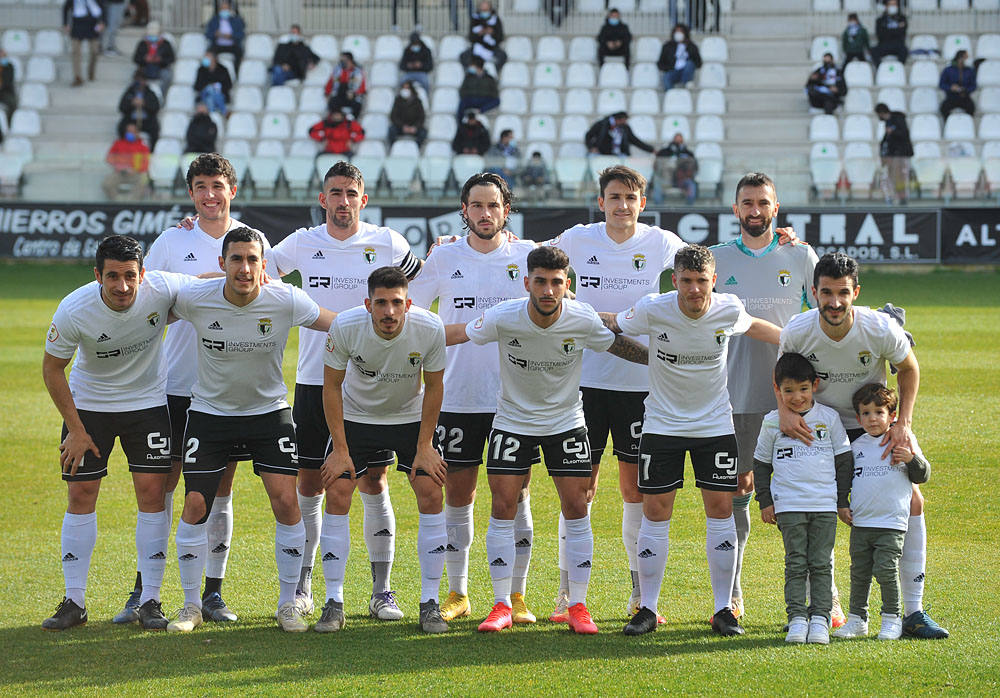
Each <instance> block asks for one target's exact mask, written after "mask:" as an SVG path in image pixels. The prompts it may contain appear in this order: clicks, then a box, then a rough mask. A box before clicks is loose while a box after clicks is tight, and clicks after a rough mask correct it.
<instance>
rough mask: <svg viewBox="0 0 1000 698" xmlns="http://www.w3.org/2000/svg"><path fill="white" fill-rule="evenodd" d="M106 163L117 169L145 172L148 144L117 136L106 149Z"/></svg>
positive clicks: (147, 164) (147, 161) (147, 165)
mask: <svg viewBox="0 0 1000 698" xmlns="http://www.w3.org/2000/svg"><path fill="white" fill-rule="evenodd" d="M107 161H108V164H110V165H111V166H112V167H113V168H115V169H116V170H119V171H124V172H145V171H147V170H148V169H149V146H147V145H146V144H145V143H143V142H142V140H136V141H127V140H125V139H124V138H119V139H118V140H116V141H115V142H114V143H112V144H111V150H109V151H108V157H107Z"/></svg>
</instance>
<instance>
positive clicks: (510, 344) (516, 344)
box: [507, 337, 521, 347]
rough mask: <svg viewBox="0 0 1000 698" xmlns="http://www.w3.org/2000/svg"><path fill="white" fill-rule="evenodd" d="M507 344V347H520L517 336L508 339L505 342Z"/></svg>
mask: <svg viewBox="0 0 1000 698" xmlns="http://www.w3.org/2000/svg"><path fill="white" fill-rule="evenodd" d="M507 346H508V347H520V346H521V343H520V342H519V341H517V337H514V339H512V340H510V341H509V342H507Z"/></svg>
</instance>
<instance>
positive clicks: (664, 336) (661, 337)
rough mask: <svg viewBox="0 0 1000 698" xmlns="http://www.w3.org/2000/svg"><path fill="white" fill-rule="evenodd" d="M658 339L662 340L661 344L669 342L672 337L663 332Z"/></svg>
mask: <svg viewBox="0 0 1000 698" xmlns="http://www.w3.org/2000/svg"><path fill="white" fill-rule="evenodd" d="M657 339H658V340H660V341H661V342H669V341H670V337H668V336H667V333H666V332H661V333H660V336H659V337H657Z"/></svg>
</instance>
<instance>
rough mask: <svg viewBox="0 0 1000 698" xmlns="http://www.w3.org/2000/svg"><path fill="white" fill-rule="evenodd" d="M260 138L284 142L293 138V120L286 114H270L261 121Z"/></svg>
mask: <svg viewBox="0 0 1000 698" xmlns="http://www.w3.org/2000/svg"><path fill="white" fill-rule="evenodd" d="M260 137H261V138H276V139H279V140H283V139H285V138H291V137H292V120H291V119H290V118H289V117H288V114H286V113H284V112H268V113H267V114H264V116H263V117H261V120H260Z"/></svg>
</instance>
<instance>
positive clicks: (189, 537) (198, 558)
mask: <svg viewBox="0 0 1000 698" xmlns="http://www.w3.org/2000/svg"><path fill="white" fill-rule="evenodd" d="M174 545H175V546H176V547H177V570H178V572H180V577H181V588H182V589H183V590H184V603H185V605H186V604H189V603H193V604H194V605H196V606H197V607H198V608H201V593H200V590H201V575H202V574H203V573H204V571H205V557H206V556H207V555H208V537H207V535H206V534H205V524H189V523H187V522H186V521H184V519H181V520H180V521H179V522H178V524H177V532H176V533H175V534H174Z"/></svg>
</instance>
